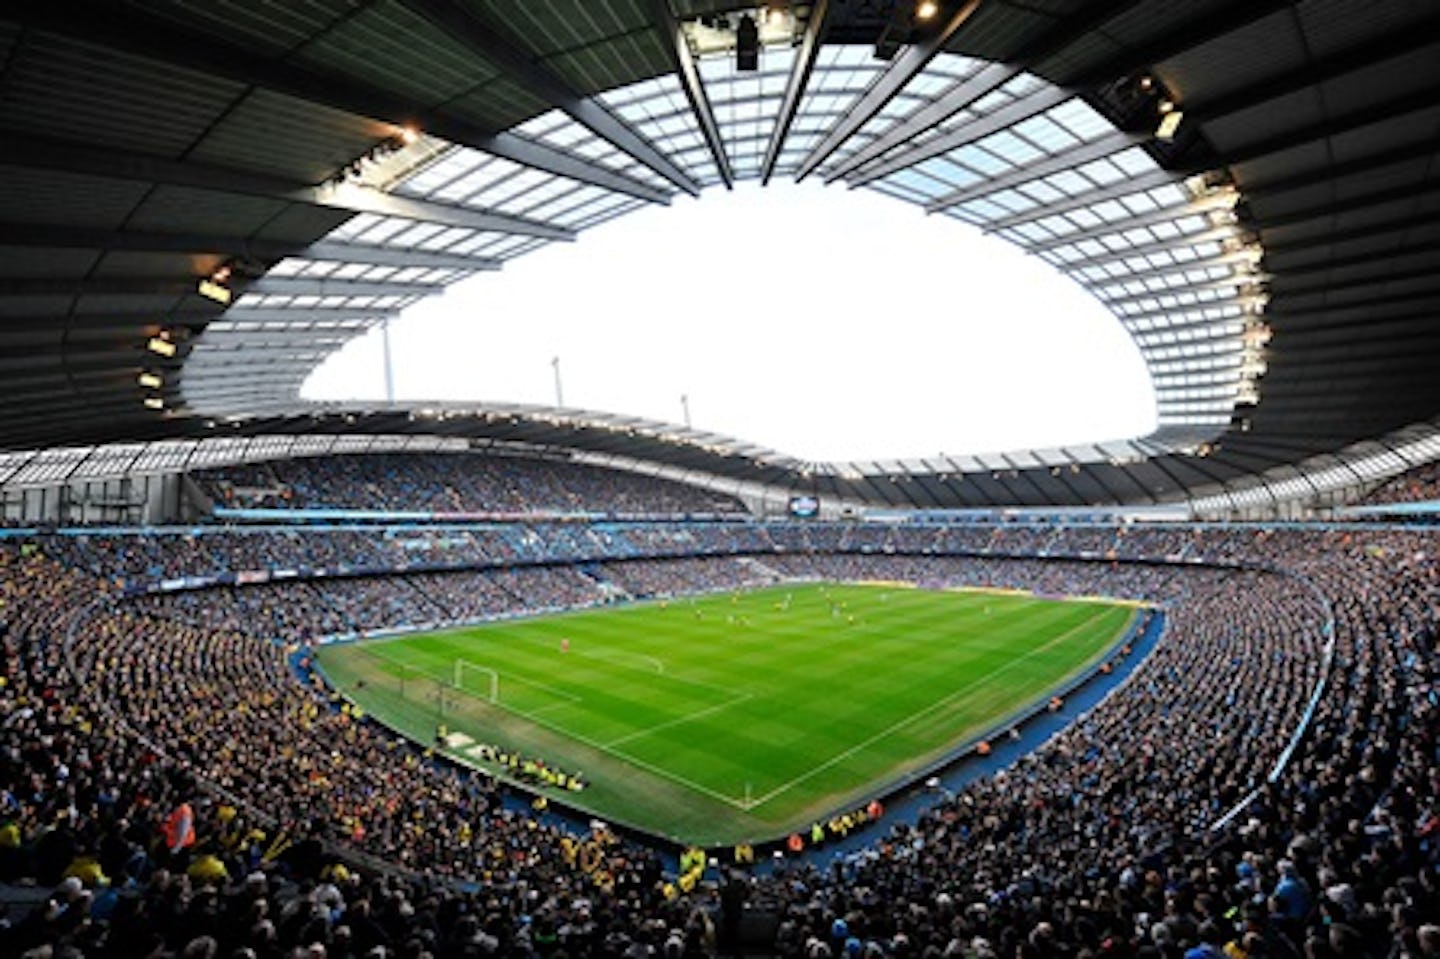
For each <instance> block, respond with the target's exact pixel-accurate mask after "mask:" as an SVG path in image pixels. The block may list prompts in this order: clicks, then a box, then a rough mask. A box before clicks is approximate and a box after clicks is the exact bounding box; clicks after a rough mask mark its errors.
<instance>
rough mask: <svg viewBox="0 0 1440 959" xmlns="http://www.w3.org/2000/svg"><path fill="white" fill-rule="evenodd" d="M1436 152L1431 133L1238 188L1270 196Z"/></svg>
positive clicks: (1439, 143) (1439, 144)
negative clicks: (1391, 146) (1400, 144)
mask: <svg viewBox="0 0 1440 959" xmlns="http://www.w3.org/2000/svg"><path fill="white" fill-rule="evenodd" d="M1436 153H1440V137H1431V138H1429V139H1428V140H1421V141H1420V142H1418V143H1407V144H1405V145H1404V146H1401V147H1396V148H1395V149H1393V150H1384V151H1381V152H1380V153H1371V154H1369V155H1367V156H1360V157H1356V158H1355V159H1353V160H1347V161H1345V162H1344V163H1335V164H1327V165H1325V166H1320V167H1317V168H1315V169H1313V170H1306V171H1305V172H1303V173H1295V174H1290V175H1288V176H1281V177H1276V178H1275V179H1273V180H1261V181H1260V182H1258V183H1246V184H1244V186H1243V187H1242V189H1241V192H1242V193H1243V194H1244V195H1245V196H1246V197H1261V196H1272V195H1274V194H1276V193H1287V192H1289V191H1291V190H1303V189H1305V188H1306V187H1311V186H1318V185H1320V184H1328V183H1333V182H1335V181H1337V180H1343V179H1344V178H1346V177H1350V176H1355V175H1357V174H1367V173H1373V172H1374V171H1376V170H1381V169H1384V168H1385V167H1388V166H1396V165H1398V164H1401V163H1408V162H1410V161H1412V160H1426V159H1430V158H1431V157H1433V156H1435V154H1436ZM1422 173H1423V171H1422Z"/></svg>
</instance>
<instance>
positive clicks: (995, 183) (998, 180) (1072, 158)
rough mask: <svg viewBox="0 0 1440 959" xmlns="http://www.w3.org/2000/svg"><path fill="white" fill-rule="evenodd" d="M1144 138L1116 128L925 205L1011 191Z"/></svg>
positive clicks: (934, 209) (931, 208) (931, 209)
mask: <svg viewBox="0 0 1440 959" xmlns="http://www.w3.org/2000/svg"><path fill="white" fill-rule="evenodd" d="M1143 139H1144V138H1143V137H1141V136H1139V135H1137V134H1134V133H1125V132H1123V131H1120V130H1116V131H1114V132H1113V133H1107V134H1105V135H1104V136H1102V137H1099V138H1098V139H1095V140H1091V141H1090V142H1089V143H1086V144H1082V145H1081V146H1078V147H1075V148H1074V149H1073V150H1067V151H1066V152H1064V153H1057V154H1053V155H1051V156H1047V157H1046V158H1045V159H1043V160H1037V161H1036V162H1034V163H1030V164H1027V165H1025V166H1023V167H1016V168H1015V169H1014V170H1011V171H1010V172H1009V173H1002V174H1001V175H1000V176H997V177H992V178H991V179H989V180H982V181H981V182H979V183H976V184H973V185H971V186H967V187H963V188H961V189H959V190H952V191H951V192H950V193H947V194H945V195H944V196H942V197H939V198H938V199H935V200H931V201H930V202H929V203H927V204H925V212H926V213H938V212H940V211H941V210H944V209H947V208H949V207H952V206H955V205H956V204H957V203H964V202H965V201H966V200H973V199H975V198H976V197H981V196H984V195H986V194H987V193H997V192H999V191H1000V190H1008V189H1009V188H1010V187H1014V186H1019V185H1020V184H1022V183H1030V182H1032V181H1034V180H1039V179H1042V178H1044V177H1047V176H1050V175H1051V174H1052V173H1059V172H1061V171H1063V170H1069V169H1072V168H1074V167H1077V166H1081V165H1082V164H1086V163H1090V162H1093V161H1095V160H1100V159H1103V158H1105V157H1108V156H1113V155H1114V154H1116V153H1120V152H1121V151H1123V150H1128V149H1130V148H1131V147H1132V146H1134V145H1135V144H1137V143H1140V142H1141V141H1142V140H1143Z"/></svg>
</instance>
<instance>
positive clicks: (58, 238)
mask: <svg viewBox="0 0 1440 959" xmlns="http://www.w3.org/2000/svg"><path fill="white" fill-rule="evenodd" d="M0 246H27V247H51V248H57V249H78V250H125V251H130V252H141V253H191V254H195V253H212V254H216V255H219V256H225V257H242V258H245V259H251V260H260V261H266V262H269V261H275V260H283V259H285V258H286V257H301V258H304V259H307V260H336V261H340V262H343V263H368V264H371V265H372V266H393V267H422V268H424V269H430V270H498V269H500V261H499V260H492V259H487V258H485V257H479V256H473V257H472V256H463V255H461V254H458V253H439V252H433V251H430V250H418V249H414V248H406V247H384V246H374V245H371V244H366V243H345V242H342V241H335V240H321V241H320V242H319V243H313V244H311V245H310V246H303V245H302V244H299V243H285V242H281V241H276V240H263V239H253V238H249V237H243V236H226V235H221V234H210V233H153V232H147V231H143V230H106V229H94V228H88V227H77V226H57V225H53V224H48V223H0Z"/></svg>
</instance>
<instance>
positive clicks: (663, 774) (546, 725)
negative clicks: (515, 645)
mask: <svg viewBox="0 0 1440 959" xmlns="http://www.w3.org/2000/svg"><path fill="white" fill-rule="evenodd" d="M495 705H496V707H497V708H499V709H503V710H505V711H506V712H509V713H514V714H515V715H516V716H519V717H520V718H521V719H526V720H529V721H530V722H532V723H534V724H535V725H537V726H539V727H541V728H542V729H548V730H550V731H551V732H552V733H557V734H559V735H561V736H564V737H566V738H568V739H573V740H575V742H577V743H580V744H581V745H584V746H589V747H590V748H591V749H594V750H596V751H597V752H602V753H605V754H606V755H608V756H613V757H614V758H616V759H618V760H620V761H621V762H623V763H629V764H630V765H631V766H636V767H638V768H640V769H643V770H645V771H646V772H648V773H650V774H652V775H654V776H658V777H660V778H661V779H668V780H669V781H670V782H672V783H676V784H677V785H680V786H684V787H685V788H686V789H693V790H695V791H696V792H698V793H701V794H702V795H706V796H709V797H710V798H711V799H717V800H719V801H720V802H723V803H725V804H726V805H727V806H734V807H735V808H736V809H740V810H745V809H748V808H749V807H748V806H746V805H745V800H742V799H735V798H734V797H733V796H727V795H725V794H724V793H722V792H720V791H719V790H715V789H711V788H710V787H709V786H704V785H701V784H700V783H697V782H695V781H694V780H690V779H686V778H685V777H684V776H680V775H677V774H676V773H673V772H670V771H669V770H668V769H661V768H660V767H659V766H655V765H653V764H651V763H647V762H645V761H644V760H643V759H636V758H635V757H634V756H631V755H630V754H629V753H623V752H621V751H620V750H618V749H613V748H611V747H610V746H607V745H606V744H605V743H602V742H599V741H597V740H594V739H591V738H590V737H588V736H582V735H580V734H579V733H577V732H575V731H573V730H570V729H566V728H565V727H564V726H560V725H558V724H556V723H552V722H548V721H546V720H544V719H541V718H540V717H539V716H538V715H537V714H536V713H533V712H526V711H524V710H521V709H516V708H515V707H513V706H506V705H505V704H504V703H496V704H495Z"/></svg>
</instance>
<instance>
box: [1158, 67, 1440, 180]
mask: <svg viewBox="0 0 1440 959" xmlns="http://www.w3.org/2000/svg"><path fill="white" fill-rule="evenodd" d="M1437 99H1440V85H1437V84H1431V85H1430V86H1428V87H1424V88H1422V89H1419V90H1415V91H1413V92H1411V93H1408V94H1405V95H1404V96H1398V97H1394V98H1391V99H1387V100H1382V101H1380V102H1379V103H1373V104H1367V105H1365V106H1363V107H1359V108H1357V109H1354V110H1351V111H1350V112H1349V113H1344V114H1341V115H1340V116H1335V117H1328V118H1326V119H1324V120H1321V121H1320V122H1319V123H1312V124H1311V125H1310V126H1307V127H1301V128H1299V129H1298V130H1290V131H1288V132H1286V133H1280V134H1277V135H1275V136H1273V137H1269V138H1267V139H1263V140H1256V141H1254V142H1252V143H1247V144H1245V145H1243V146H1238V147H1235V148H1234V149H1232V150H1229V151H1226V152H1224V153H1221V154H1219V155H1218V156H1211V157H1209V158H1205V157H1201V158H1198V159H1197V160H1195V161H1192V162H1189V163H1187V164H1184V165H1183V169H1184V171H1185V172H1186V173H1202V172H1204V171H1206V170H1214V169H1218V168H1220V167H1232V166H1239V165H1241V164H1244V163H1249V162H1251V161H1252V160H1258V159H1260V158H1261V157H1267V156H1271V155H1273V154H1276V153H1283V152H1284V151H1286V150H1292V149H1294V148H1295V147H1299V146H1304V145H1305V144H1307V143H1314V142H1316V141H1318V140H1326V139H1329V138H1330V137H1333V136H1339V135H1340V134H1342V133H1349V132H1351V131H1352V130H1360V129H1363V128H1365V127H1368V126H1372V125H1374V124H1376V123H1382V122H1384V121H1386V120H1393V119H1395V118H1397V117H1403V116H1407V115H1409V114H1411V113H1417V112H1419V111H1421V110H1428V109H1430V108H1432V107H1434V106H1435V103H1436V100H1437Z"/></svg>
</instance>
